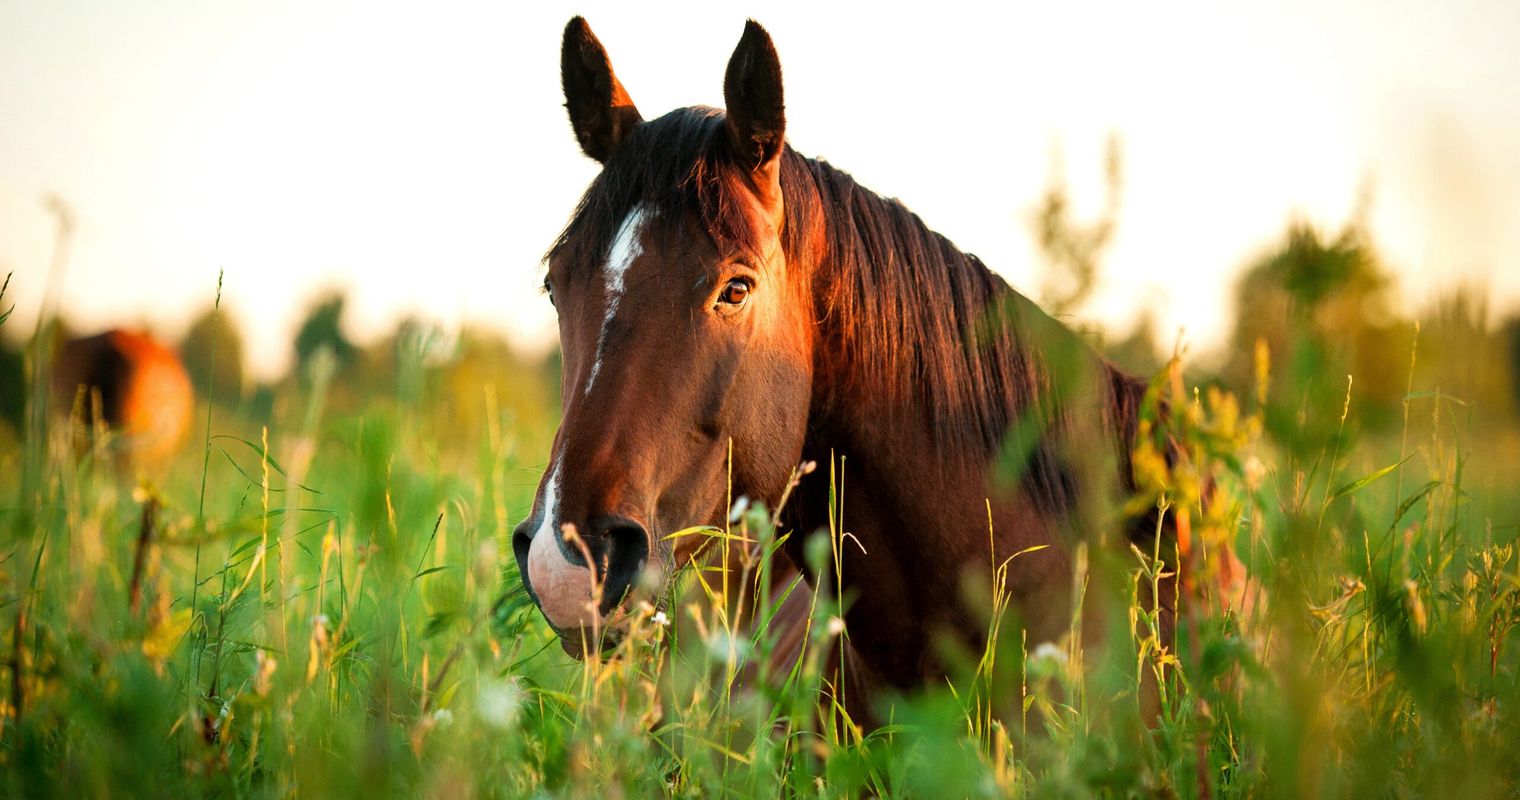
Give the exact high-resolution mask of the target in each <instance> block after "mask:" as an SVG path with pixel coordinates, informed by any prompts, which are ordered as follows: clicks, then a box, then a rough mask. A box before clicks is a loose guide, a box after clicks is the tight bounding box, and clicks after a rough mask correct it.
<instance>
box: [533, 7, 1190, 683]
mask: <svg viewBox="0 0 1520 800" xmlns="http://www.w3.org/2000/svg"><path fill="white" fill-rule="evenodd" d="M561 67H562V71H563V81H564V91H565V100H566V108H567V109H568V110H569V114H570V121H571V124H572V126H573V128H574V132H575V135H576V138H577V139H578V140H579V143H580V146H581V148H582V149H583V150H584V151H585V153H586V154H587V155H589V156H591V157H592V158H594V159H596V160H597V161H599V162H601V163H602V165H603V169H602V172H601V173H600V175H599V176H598V177H597V178H596V179H595V181H593V183H592V184H591V186H590V188H589V189H588V190H587V191H586V194H585V196H584V197H583V198H582V200H581V202H580V205H579V206H578V207H577V209H576V210H575V213H574V215H573V217H572V218H571V220H570V222H569V224H568V226H567V227H566V228H565V230H564V232H563V233H562V234H561V235H560V237H559V239H558V241H557V242H556V243H555V245H554V246H553V248H552V250H551V251H550V253H549V255H548V258H547V260H548V275H547V279H546V281H545V284H544V285H545V288H546V289H547V290H548V292H549V293H550V297H551V299H552V300H553V302H554V303H555V305H556V307H557V309H558V313H559V331H560V342H561V347H562V350H563V355H564V372H563V380H562V389H563V403H564V418H563V424H562V425H561V427H560V430H559V432H558V435H557V436H556V437H555V441H554V445H553V450H552V452H551V453H550V457H549V464H548V468H547V470H546V472H545V475H544V478H543V481H542V483H541V485H540V487H539V492H538V495H537V499H536V502H535V503H534V508H533V512H532V514H531V516H530V517H529V518H528V519H527V520H525V521H524V522H523V523H522V524H521V525H520V526H519V527H518V528H517V529H516V531H515V534H514V537H513V545H514V550H515V553H516V557H517V562H518V566H519V569H520V572H521V574H522V578H523V582H524V585H525V586H526V587H527V589H528V591H529V593H530V594H531V595H532V596H533V598H534V600H535V601H536V602H537V604H538V606H539V608H540V609H541V610H542V611H543V613H544V615H545V617H547V618H548V620H549V622H550V623H551V625H553V626H554V628H555V629H556V630H557V631H558V632H559V633H560V635H561V639H562V641H563V642H564V644H565V646H566V649H567V650H568V651H570V652H572V653H573V654H578V653H579V651H580V649H581V646H580V642H581V641H582V640H584V639H585V638H586V637H587V636H588V633H589V632H591V631H595V632H596V634H598V635H601V636H602V637H604V638H603V644H604V645H605V643H606V642H607V641H608V640H614V639H615V638H616V637H617V631H618V629H619V625H620V621H621V620H622V619H623V618H624V617H625V615H626V612H625V611H624V609H625V608H626V607H627V605H628V601H629V600H630V598H632V597H633V596H635V595H638V594H639V593H640V592H641V591H643V589H642V588H638V587H647V586H651V585H660V584H661V581H660V580H647V579H646V580H639V576H640V574H641V573H643V572H645V571H646V570H649V571H650V572H652V573H653V574H655V575H658V576H660V577H661V578H662V580H663V581H668V580H669V579H670V576H671V574H672V573H673V572H674V571H675V569H676V568H677V567H678V566H680V565H683V564H685V563H688V562H689V561H690V560H691V559H692V558H693V557H694V555H695V554H696V550H697V547H698V545H697V544H696V542H695V537H684V538H678V539H676V540H675V543H674V544H672V542H671V540H670V539H669V536H668V535H669V534H670V533H671V532H673V531H677V530H681V529H685V528H688V527H691V526H697V525H721V522H722V520H723V518H724V514H725V511H726V509H725V502H726V501H725V498H726V497H727V496H728V494H729V483H728V481H729V480H730V479H731V486H732V494H733V496H736V497H737V496H739V495H741V494H742V495H748V496H749V497H752V498H757V499H763V500H765V501H767V502H769V503H775V502H776V501H777V500H778V499H779V497H780V496H781V494H782V492H783V489H784V488H785V487H786V485H787V483H788V480H789V477H790V476H791V473H792V470H793V468H794V466H795V465H797V464H798V463H800V462H803V461H805V460H813V461H816V462H818V463H820V464H829V463H831V459H833V460H835V463H838V459H839V458H840V457H841V456H842V457H843V458H844V459H845V460H844V462H843V463H844V464H846V465H847V469H846V472H847V473H848V474H847V477H846V479H845V481H844V489H843V492H842V494H841V495H840V499H839V500H838V503H839V506H838V508H837V510H836V511H835V513H836V514H837V515H838V516H839V517H840V518H842V519H843V526H844V528H845V529H846V530H848V532H849V533H850V534H851V535H852V537H853V538H854V539H856V540H858V542H859V544H860V548H859V549H858V550H857V549H855V548H854V547H853V546H852V547H851V548H850V549H849V550H848V551H847V555H846V556H845V557H844V559H843V563H842V564H841V565H837V566H839V567H840V570H841V573H842V583H843V587H842V588H843V590H844V594H845V596H846V597H848V598H853V601H852V602H851V604H850V606H849V609H848V613H847V615H846V621H847V628H848V630H849V633H850V644H851V645H852V647H853V648H854V650H855V651H856V652H857V653H858V658H859V660H860V661H861V662H862V663H863V666H864V668H865V671H866V672H867V673H868V674H871V675H872V676H873V679H875V680H880V681H884V682H885V683H887V684H889V685H892V686H896V687H912V686H918V685H922V684H923V683H924V682H925V681H926V680H929V679H932V678H934V677H935V676H938V675H941V674H942V673H943V670H944V669H945V665H944V664H942V663H940V660H939V658H938V657H937V655H936V648H935V647H933V646H931V643H932V639H931V637H933V636H936V635H939V634H941V633H949V634H951V635H953V636H956V637H958V638H960V639H962V640H964V641H966V642H970V643H976V642H978V641H979V640H980V639H981V638H982V637H983V636H984V635H985V633H984V630H985V621H984V620H983V618H982V617H981V616H980V614H979V613H978V611H977V610H976V609H975V608H972V607H971V605H973V604H971V603H968V602H963V601H962V597H963V594H962V591H961V589H962V586H963V579H964V578H965V577H966V576H967V575H968V573H969V574H977V573H980V574H981V575H983V576H985V575H987V574H988V573H990V572H992V569H991V564H992V562H993V561H994V560H996V561H997V562H1002V561H1003V560H1004V559H1006V558H1007V557H1008V556H1010V555H1013V554H1015V553H1020V552H1024V553H1025V555H1023V556H1021V557H1019V558H1017V559H1014V560H1013V561H1011V562H1009V564H1008V568H1007V570H1006V572H1005V573H1003V574H1004V575H1005V576H1006V577H1005V585H1004V587H1003V588H1004V589H1005V590H1006V592H1007V594H1008V596H1009V597H1010V598H1011V602H1012V606H1013V608H1014V609H1016V611H1017V613H1018V614H1019V615H1020V616H1021V617H1022V619H1023V621H1024V624H1025V626H1026V628H1027V630H1028V635H1029V641H1030V644H1031V645H1033V644H1034V643H1036V642H1040V641H1045V640H1054V639H1057V638H1059V637H1060V635H1061V634H1062V633H1063V632H1065V631H1066V630H1067V629H1068V627H1069V625H1070V623H1071V618H1072V613H1073V608H1072V605H1073V599H1072V598H1073V592H1072V579H1073V561H1074V553H1075V552H1076V545H1077V543H1078V542H1082V541H1102V540H1104V538H1105V536H1106V538H1107V540H1108V541H1109V542H1110V543H1111V544H1112V543H1115V542H1117V541H1118V540H1120V539H1123V540H1127V541H1130V542H1136V543H1140V544H1141V545H1142V546H1144V547H1145V548H1146V551H1147V552H1149V551H1150V546H1151V545H1150V544H1147V542H1154V537H1155V535H1156V531H1157V521H1156V517H1155V514H1154V513H1153V514H1151V515H1150V516H1148V517H1142V518H1139V519H1132V518H1125V517H1122V516H1119V515H1109V516H1105V515H1104V514H1102V513H1093V512H1091V509H1092V508H1094V507H1107V506H1102V505H1100V504H1097V503H1096V501H1102V500H1113V499H1117V498H1123V497H1125V496H1127V495H1128V494H1129V493H1130V492H1132V490H1133V488H1134V487H1133V480H1132V476H1131V468H1130V463H1129V458H1130V453H1131V447H1132V442H1133V439H1134V437H1135V435H1136V426H1137V416H1138V409H1139V407H1140V405H1141V402H1142V399H1143V397H1144V392H1145V387H1144V385H1143V384H1142V383H1141V382H1140V381H1138V380H1136V379H1135V378H1132V377H1130V376H1128V375H1125V374H1123V373H1121V372H1119V371H1118V370H1116V369H1115V368H1113V367H1111V366H1110V365H1108V364H1107V363H1106V362H1104V361H1103V360H1102V359H1101V358H1100V357H1098V356H1097V355H1096V354H1095V353H1093V352H1092V351H1091V350H1090V349H1089V348H1088V347H1087V346H1086V345H1084V344H1083V343H1082V342H1081V341H1080V340H1079V338H1078V337H1077V336H1076V335H1075V334H1073V333H1072V332H1071V331H1069V330H1067V329H1066V328H1064V327H1063V326H1061V325H1059V324H1058V323H1056V322H1054V321H1053V320H1051V319H1050V318H1049V317H1048V316H1047V315H1045V314H1044V313H1043V312H1041V311H1040V310H1039V309H1038V308H1037V307H1036V306H1034V305H1033V304H1032V303H1030V302H1029V301H1028V300H1026V299H1024V298H1023V297H1021V296H1020V295H1018V294H1017V293H1016V292H1014V291H1013V290H1012V289H1011V288H1010V287H1009V286H1008V285H1007V284H1006V283H1005V282H1004V281H1003V280H1002V279H1001V278H999V277H998V276H997V275H995V274H994V273H992V272H991V271H989V270H988V269H987V268H986V267H985V266H983V264H982V263H981V262H980V261H979V260H977V258H976V257H975V256H972V255H970V254H967V253H965V252H962V251H961V250H959V249H958V248H956V246H955V245H954V244H952V243H951V242H950V241H949V240H947V239H945V238H944V237H943V236H940V235H939V234H936V233H935V232H934V231H932V230H930V229H929V228H928V226H926V225H925V224H924V223H923V222H922V221H921V220H920V219H919V218H918V217H917V216H915V215H914V214H913V213H912V212H910V211H908V209H906V208H905V207H903V206H902V205H901V204H900V203H898V202H896V201H894V200H888V199H884V198H882V197H880V196H879V195H877V194H875V193H873V192H871V191H869V190H867V189H866V188H864V187H862V186H860V185H859V184H858V183H856V182H855V180H854V179H852V178H851V177H850V176H849V175H847V174H845V173H844V172H842V171H840V170H838V169H836V168H834V167H833V166H830V165H829V164H827V163H824V162H822V161H818V160H813V159H810V158H805V157H803V156H801V155H799V154H798V153H796V152H795V151H793V150H792V149H791V148H790V147H789V146H788V145H787V144H786V142H785V127H786V125H785V115H784V112H783V103H782V83H781V67H780V62H779V59H778V57H777V54H776V50H775V48H774V46H773V45H772V43H771V39H770V37H769V36H768V35H767V34H766V32H765V31H764V30H763V29H762V28H761V27H760V26H759V25H757V24H755V23H754V22H750V23H748V24H747V25H746V27H745V30H744V34H743V37H742V38H741V40H740V42H739V45H738V48H737V49H736V50H735V52H734V54H733V57H732V59H731V60H730V62H729V65H728V69H727V73H726V76H725V79H724V97H725V101H726V105H727V110H726V112H725V111H720V110H717V109H711V108H702V107H693V108H682V109H677V110H675V111H671V112H670V113H667V114H665V115H664V116H661V117H658V118H656V119H651V120H645V119H644V117H643V116H642V115H641V114H640V112H639V111H638V110H637V109H636V108H635V106H634V104H633V101H632V100H631V99H630V97H629V94H628V92H627V91H625V90H624V88H623V86H622V84H621V83H620V82H619V81H618V79H617V77H616V76H615V75H614V74H613V71H612V68H611V65H610V63H609V61H608V58H607V54H606V52H605V50H604V49H603V47H602V45H601V43H600V42H598V40H597V39H596V37H595V36H594V35H593V34H592V33H591V30H590V28H589V27H588V26H587V25H586V23H585V21H584V20H582V19H580V18H576V19H573V20H571V22H570V24H569V26H568V27H567V28H566V30H565V38H564V44H563V52H562V64H561ZM730 464H731V471H730ZM1110 505H1117V504H1110ZM829 513H830V500H829V487H828V486H826V485H825V481H823V480H822V479H809V480H807V481H804V482H803V484H802V486H801V488H800V489H799V490H798V491H797V492H796V493H795V494H794V496H793V497H792V499H791V500H790V502H789V503H788V505H787V506H786V517H785V521H786V524H787V526H788V528H789V529H791V530H795V531H798V532H800V533H807V532H811V531H815V530H818V529H819V528H821V527H824V526H826V524H827V521H828V519H829ZM989 526H990V532H989ZM1095 527H1101V528H1103V529H1104V530H1108V529H1111V530H1113V531H1114V533H1113V534H1104V533H1103V532H1102V531H1100V530H1096V529H1095ZM1163 535H1171V534H1170V533H1163ZM989 536H990V538H991V542H990V543H989ZM802 543H803V538H802V537H801V536H794V537H792V538H791V539H790V540H789V542H788V548H787V551H786V552H787V555H788V557H789V558H790V559H791V561H792V562H793V563H794V564H799V565H800V564H802V563H803V560H802V547H803V544H802ZM1165 552H1171V548H1170V547H1168V548H1166V549H1165ZM636 585H637V586H636ZM984 585H985V584H984ZM984 591H985V590H984ZM1160 594H1161V595H1162V596H1161V597H1159V598H1156V599H1157V600H1158V601H1159V603H1160V605H1161V607H1162V613H1161V616H1162V618H1163V623H1164V627H1165V628H1166V630H1167V631H1168V634H1167V635H1168V636H1169V635H1170V634H1169V631H1170V628H1171V626H1172V617H1173V608H1174V603H1175V597H1174V595H1175V586H1174V585H1173V584H1172V583H1171V582H1170V580H1168V581H1164V586H1163V590H1162V592H1161V593H1160Z"/></svg>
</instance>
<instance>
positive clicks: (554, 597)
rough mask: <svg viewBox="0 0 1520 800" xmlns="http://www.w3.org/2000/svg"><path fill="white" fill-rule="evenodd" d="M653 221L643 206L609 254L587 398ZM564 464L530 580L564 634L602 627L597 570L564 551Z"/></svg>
mask: <svg viewBox="0 0 1520 800" xmlns="http://www.w3.org/2000/svg"><path fill="white" fill-rule="evenodd" d="M650 216H651V212H650V210H649V208H648V207H647V206H645V205H644V204H642V203H641V204H639V205H637V206H635V207H634V209H633V211H631V212H629V214H628V216H627V217H626V218H624V219H623V224H621V225H619V226H618V231H617V235H616V236H614V237H613V239H612V246H611V247H610V248H609V249H608V252H607V265H606V267H605V268H604V269H603V276H604V278H605V279H606V281H607V315H606V317H605V318H604V319H603V320H602V332H601V335H600V336H599V337H598V338H597V342H596V360H595V361H593V362H592V363H591V374H590V376H589V377H587V378H586V389H585V391H586V392H587V393H590V392H591V386H592V384H594V383H596V376H597V374H598V373H600V372H601V371H602V351H603V350H604V349H605V348H606V346H607V334H608V331H609V329H610V328H611V327H612V318H613V316H614V315H616V314H617V309H618V303H619V301H621V300H622V298H623V287H624V278H625V277H626V276H627V274H628V268H629V267H630V266H632V265H633V262H634V261H635V260H636V259H637V258H638V257H639V256H640V255H641V254H642V253H643V252H644V247H643V242H642V241H641V238H640V237H641V236H642V235H643V232H644V225H645V223H646V222H648V220H649V218H650ZM561 460H562V459H561V455H560V454H555V457H554V458H553V460H552V461H551V462H550V468H549V479H548V480H547V481H544V494H543V497H542V498H540V502H539V508H540V509H541V510H542V513H543V517H542V518H541V520H540V521H539V523H538V530H536V531H534V532H533V544H532V545H530V546H529V547H528V580H529V581H530V582H531V583H532V585H533V593H534V594H536V595H538V606H539V608H541V609H542V610H543V612H544V616H545V617H547V618H548V619H549V621H550V622H552V623H554V626H555V627H557V628H559V629H560V630H573V629H575V628H589V627H591V626H592V624H593V623H595V622H596V618H597V610H596V608H595V604H594V599H595V598H594V595H593V586H592V575H591V570H589V569H586V568H585V567H581V566H576V565H575V564H571V563H570V562H569V561H567V560H565V556H564V553H563V552H562V551H561V549H560V546H559V540H560V539H561V538H563V535H564V534H563V532H562V531H561V526H562V525H563V520H561V519H560V509H559V501H560V487H561V483H560V481H561V475H560V472H561ZM571 547H574V545H573V544H572V545H571Z"/></svg>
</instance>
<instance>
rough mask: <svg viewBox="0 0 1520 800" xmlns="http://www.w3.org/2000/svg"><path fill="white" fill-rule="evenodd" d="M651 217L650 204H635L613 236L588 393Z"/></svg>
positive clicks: (600, 367) (598, 370)
mask: <svg viewBox="0 0 1520 800" xmlns="http://www.w3.org/2000/svg"><path fill="white" fill-rule="evenodd" d="M649 217H650V212H649V207H648V206H647V205H645V204H644V203H640V204H638V205H636V206H634V207H633V210H632V211H630V212H628V216H627V217H624V218H623V224H622V225H619V226H618V232H617V235H616V236H614V237H612V247H611V248H610V249H609V250H608V251H607V266H606V268H604V269H603V270H602V273H603V277H604V278H605V279H606V281H607V316H606V317H605V318H604V319H603V320H602V334H601V336H599V337H597V340H596V360H595V361H593V362H591V377H589V378H587V379H586V394H590V393H591V387H592V385H593V384H595V383H596V376H597V373H599V372H601V371H602V351H603V350H604V349H606V347H607V331H608V330H609V329H610V328H611V327H612V318H613V316H614V315H616V314H617V309H618V302H619V301H620V300H622V299H623V278H624V276H626V275H627V274H628V268H629V267H630V266H632V265H633V262H634V260H635V259H637V258H638V257H639V256H640V255H642V254H643V252H644V243H643V241H642V239H641V237H642V236H643V233H644V223H645V222H647V221H648V220H649Z"/></svg>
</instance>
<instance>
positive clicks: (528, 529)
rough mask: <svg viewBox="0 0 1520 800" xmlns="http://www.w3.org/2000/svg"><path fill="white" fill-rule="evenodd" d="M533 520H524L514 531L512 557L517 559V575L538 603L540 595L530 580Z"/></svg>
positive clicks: (530, 595)
mask: <svg viewBox="0 0 1520 800" xmlns="http://www.w3.org/2000/svg"><path fill="white" fill-rule="evenodd" d="M533 522H534V521H533V519H531V518H529V519H526V520H523V521H522V523H521V524H520V525H518V526H517V528H515V529H514V530H513V531H512V555H514V556H516V558H517V574H518V576H519V577H521V578H522V585H523V588H524V589H527V590H528V596H529V597H531V598H533V602H534V603H537V602H538V595H537V594H535V593H534V591H533V584H532V583H531V582H529V580H528V548H530V547H532V546H533V528H534V527H535V526H534V524H533Z"/></svg>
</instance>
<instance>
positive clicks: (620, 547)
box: [591, 517, 649, 615]
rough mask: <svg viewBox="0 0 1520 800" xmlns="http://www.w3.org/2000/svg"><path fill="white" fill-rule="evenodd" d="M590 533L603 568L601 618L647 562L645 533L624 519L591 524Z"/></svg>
mask: <svg viewBox="0 0 1520 800" xmlns="http://www.w3.org/2000/svg"><path fill="white" fill-rule="evenodd" d="M591 533H592V535H593V538H595V539H597V540H599V543H600V544H601V545H602V546H601V547H598V548H594V550H599V551H600V552H599V553H598V555H600V556H601V558H600V559H598V560H600V561H601V563H602V565H603V567H604V568H605V570H606V571H605V574H604V581H605V582H604V583H603V584H602V606H601V612H602V614H604V615H605V614H609V613H611V612H612V609H614V608H616V607H617V606H618V604H619V603H621V602H623V598H624V597H625V596H627V594H628V590H629V589H631V588H632V587H633V583H634V581H635V580H637V579H638V577H639V573H640V572H641V571H643V569H644V564H645V563H646V562H647V561H648V560H649V532H648V531H646V530H644V526H643V525H640V524H639V523H637V522H634V521H633V520H631V519H628V518H627V517H602V518H600V519H597V520H596V521H594V522H592V524H591Z"/></svg>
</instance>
